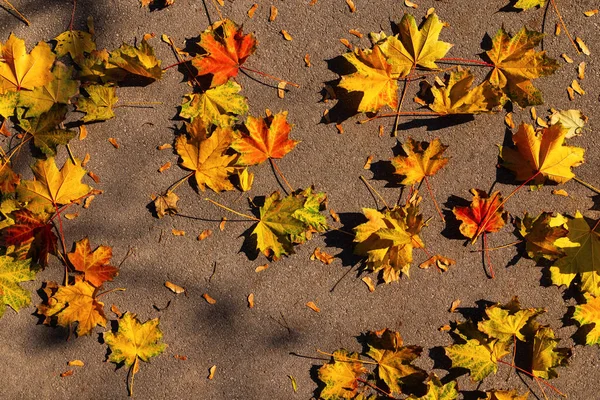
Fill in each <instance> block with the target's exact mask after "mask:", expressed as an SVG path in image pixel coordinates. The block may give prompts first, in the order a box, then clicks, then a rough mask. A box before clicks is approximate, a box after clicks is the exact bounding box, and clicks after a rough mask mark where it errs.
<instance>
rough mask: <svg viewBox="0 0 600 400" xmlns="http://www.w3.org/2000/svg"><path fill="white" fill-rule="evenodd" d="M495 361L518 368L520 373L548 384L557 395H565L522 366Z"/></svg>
mask: <svg viewBox="0 0 600 400" xmlns="http://www.w3.org/2000/svg"><path fill="white" fill-rule="evenodd" d="M496 361H498V362H499V363H500V364H504V365H508V366H509V367H512V368H514V369H516V370H518V371H520V372H522V373H524V374H526V375H528V376H530V377H531V378H533V379H535V380H536V381H540V382H541V383H543V384H544V385H546V386H548V387H549V388H550V389H552V390H553V391H555V392H556V393H557V394H558V395H559V396H562V397H567V395H566V394H564V393H562V392H561V391H560V390H558V389H557V388H556V387H554V386H552V385H551V384H550V383H549V382H546V380H544V379H542V378H540V377H537V376H535V375H533V374H532V373H531V372H529V371H527V370H524V369H523V368H520V367H518V366H516V365H515V364H511V363H508V362H506V361H504V360H496Z"/></svg>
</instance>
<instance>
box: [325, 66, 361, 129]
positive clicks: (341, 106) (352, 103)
mask: <svg viewBox="0 0 600 400" xmlns="http://www.w3.org/2000/svg"><path fill="white" fill-rule="evenodd" d="M326 62H327V68H329V70H330V71H332V72H334V73H336V74H338V75H348V74H351V73H353V72H356V68H355V67H354V66H353V65H352V64H350V62H349V61H348V60H346V59H345V58H344V57H343V56H337V57H335V58H332V59H329V60H326ZM340 81H341V78H338V79H334V80H331V81H327V82H325V85H326V86H330V87H331V88H332V89H333V91H334V93H335V98H336V99H337V103H336V104H335V105H334V106H333V107H331V108H330V109H329V112H328V114H327V116H323V118H321V123H324V124H328V123H342V122H344V121H346V120H347V119H349V118H351V117H353V116H355V115H356V114H358V106H359V104H360V101H361V99H362V96H363V95H362V94H361V93H360V92H348V91H347V90H346V89H344V88H341V87H340V86H339V83H340ZM321 94H322V95H323V99H327V98H328V96H329V94H328V92H327V90H326V89H325V88H323V89H321ZM323 101H324V100H323Z"/></svg>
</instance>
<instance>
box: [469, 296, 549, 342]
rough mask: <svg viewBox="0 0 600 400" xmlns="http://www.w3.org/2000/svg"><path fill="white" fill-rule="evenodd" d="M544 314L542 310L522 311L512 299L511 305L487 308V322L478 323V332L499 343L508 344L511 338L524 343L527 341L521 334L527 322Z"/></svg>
mask: <svg viewBox="0 0 600 400" xmlns="http://www.w3.org/2000/svg"><path fill="white" fill-rule="evenodd" d="M544 312H546V310H544V309H543V308H528V309H524V310H522V309H521V308H520V306H519V303H518V300H517V299H516V298H515V299H513V302H512V303H509V304H508V305H506V306H501V305H499V304H497V305H493V306H490V307H487V308H486V310H485V313H486V315H487V317H488V319H487V320H485V321H481V322H479V324H478V325H477V326H478V328H479V330H480V331H481V332H483V333H485V334H487V335H488V336H489V337H492V338H495V339H498V340H500V341H501V342H510V341H511V340H512V339H513V337H516V338H517V339H519V340H520V341H522V342H524V341H526V340H527V339H526V338H525V335H524V334H523V333H522V332H521V330H522V329H523V328H525V326H526V325H527V324H529V322H530V321H531V320H532V319H533V318H535V317H537V316H538V315H540V314H542V313H544Z"/></svg>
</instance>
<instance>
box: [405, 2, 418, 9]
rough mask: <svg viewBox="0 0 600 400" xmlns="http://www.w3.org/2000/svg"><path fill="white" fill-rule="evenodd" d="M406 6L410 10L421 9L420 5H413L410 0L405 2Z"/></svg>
mask: <svg viewBox="0 0 600 400" xmlns="http://www.w3.org/2000/svg"><path fill="white" fill-rule="evenodd" d="M404 5H405V6H406V7H410V8H419V5H418V4H416V3H413V2H412V1H410V0H404Z"/></svg>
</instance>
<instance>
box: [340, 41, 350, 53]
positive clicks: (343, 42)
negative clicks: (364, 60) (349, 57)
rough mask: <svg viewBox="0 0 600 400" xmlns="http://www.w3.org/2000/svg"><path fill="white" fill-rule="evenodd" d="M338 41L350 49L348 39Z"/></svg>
mask: <svg viewBox="0 0 600 400" xmlns="http://www.w3.org/2000/svg"><path fill="white" fill-rule="evenodd" d="M340 43H341V44H343V45H344V46H346V47H347V48H348V50H352V44H351V43H350V41H349V40H348V39H344V38H342V39H340Z"/></svg>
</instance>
